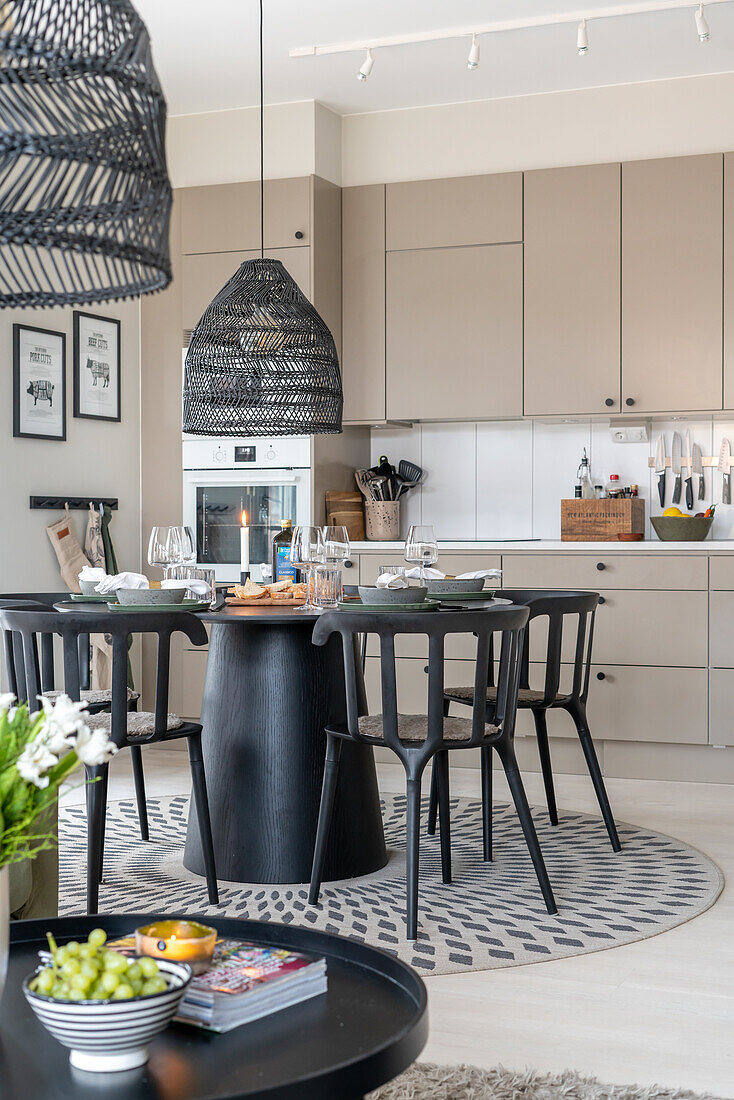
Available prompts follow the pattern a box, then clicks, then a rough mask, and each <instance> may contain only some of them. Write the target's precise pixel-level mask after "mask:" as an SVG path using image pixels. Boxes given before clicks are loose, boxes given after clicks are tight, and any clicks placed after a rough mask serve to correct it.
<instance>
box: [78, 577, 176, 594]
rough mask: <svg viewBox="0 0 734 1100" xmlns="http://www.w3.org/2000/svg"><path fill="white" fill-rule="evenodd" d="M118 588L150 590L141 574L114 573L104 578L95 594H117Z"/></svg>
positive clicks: (146, 579) (145, 578)
mask: <svg viewBox="0 0 734 1100" xmlns="http://www.w3.org/2000/svg"><path fill="white" fill-rule="evenodd" d="M179 587H180V586H179ZM119 588H150V584H149V582H148V578H147V577H144V576H143V574H142V573H116V574H115V575H114V576H113V577H104V578H103V579H102V580H101V581H100V582H99V584H98V585H97V587H96V588H95V592H99V594H100V596H106V595H107V594H108V593H109V592H117V590H118V589H119Z"/></svg>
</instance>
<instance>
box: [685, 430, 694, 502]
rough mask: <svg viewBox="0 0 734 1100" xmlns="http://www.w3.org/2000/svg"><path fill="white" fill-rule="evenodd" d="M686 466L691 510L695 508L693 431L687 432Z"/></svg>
mask: <svg viewBox="0 0 734 1100" xmlns="http://www.w3.org/2000/svg"><path fill="white" fill-rule="evenodd" d="M686 466H687V467H688V477H687V478H686V508H687V509H688V511H689V512H690V511H691V509H692V508H693V461H692V459H691V432H690V429H689V430H688V431H687V432H686Z"/></svg>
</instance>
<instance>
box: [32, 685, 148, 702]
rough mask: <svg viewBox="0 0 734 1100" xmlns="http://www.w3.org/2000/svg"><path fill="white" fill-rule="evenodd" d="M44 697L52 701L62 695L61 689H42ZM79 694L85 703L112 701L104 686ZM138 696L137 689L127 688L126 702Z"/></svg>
mask: <svg viewBox="0 0 734 1100" xmlns="http://www.w3.org/2000/svg"><path fill="white" fill-rule="evenodd" d="M43 694H44V696H45V697H46V699H50V700H51V701H52V702H53V700H54V699H58V697H59V695H62V694H63V692H61V691H44V692H43ZM79 694H80V695H81V697H82V700H83V701H84V702H86V703H111V702H112V690H111V689H110V688H105V689H103V690H100V691H80V692H79ZM139 698H140V692H139V691H133V690H132V688H128V689H127V701H128V703H132V702H136V701H137V700H138V699H139Z"/></svg>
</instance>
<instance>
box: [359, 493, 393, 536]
mask: <svg viewBox="0 0 734 1100" xmlns="http://www.w3.org/2000/svg"><path fill="white" fill-rule="evenodd" d="M364 520H365V534H366V536H367V539H368V540H369V541H370V542H397V541H398V540H399V538H400V501H399V500H366V501H365V502H364Z"/></svg>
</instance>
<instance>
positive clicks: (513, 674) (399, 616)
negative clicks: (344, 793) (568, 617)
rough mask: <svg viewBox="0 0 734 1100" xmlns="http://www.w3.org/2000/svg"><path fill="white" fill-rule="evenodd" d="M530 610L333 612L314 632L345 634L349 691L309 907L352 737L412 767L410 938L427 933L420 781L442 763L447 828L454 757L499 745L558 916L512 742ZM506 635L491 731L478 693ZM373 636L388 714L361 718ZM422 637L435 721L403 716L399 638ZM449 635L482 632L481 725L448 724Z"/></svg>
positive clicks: (321, 639) (447, 865) (328, 779)
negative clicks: (359, 648)
mask: <svg viewBox="0 0 734 1100" xmlns="http://www.w3.org/2000/svg"><path fill="white" fill-rule="evenodd" d="M527 620H528V610H527V608H525V607H495V608H491V609H486V610H477V611H457V612H452V613H440V612H439V613H427V614H423V613H416V612H409V611H406V612H399V611H395V612H384V613H383V612H367V611H354V612H352V611H347V612H345V611H333V612H327V613H325V614H324V615H322V616H321V618H320V619H319V621H318V622H317V623H316V626H315V627H314V632H313V640H314V642H315V643H316V645H324V644H325V643H326V642H327V641H328V639H329V638H330V636H331V635H332V634H334V633H339V634H341V637H342V647H343V653H344V672H345V679H346V692H347V721H346V723H343V724H334V725H330V726H327V727H326V764H325V769H324V782H323V790H322V795H321V806H320V809H319V820H318V826H317V831H316V844H315V848H314V859H313V870H312V875H311V886H310V891H309V901H310V902H311V904H315V903H316V902H317V901H318V897H319V891H320V887H321V877H322V874H323V865H324V857H325V853H326V845H327V841H328V837H329V828H330V824H331V814H332V810H333V805H334V795H335V792H336V783H337V775H338V769H339V758H340V754H341V746H342V743H343V742H344V740H346V739H351V740H353V741H356V742H358V743H360V744H364V745H372V746H375V745H383V746H385V747H387V748H389V749H392V751H393V752H394V753H395V754H396V756H397V757H398V759H399V760H400V762H401V763H402V765H403V768H404V769H405V775H406V791H407V917H406V924H407V937H408V939H409V940H414V939H415V938H416V935H417V929H418V856H419V844H420V799H421V777H422V775H423V771H424V770H425V767H426V765H427V764H428V762H429V761H430V760H431V759H434V760H435V759H438V760H439V761H440V766H439V769H438V773H437V774H438V797H439V802H440V803H441V806H442V808H443V811H444V812H443V814H442V819H441V820H442V824H443V823H444V822H448V754H449V752H450V751H453V750H458V749H472V748H482V747H485V746H487V745H492V746H493V747H494V748H495V749H496V750H497V753H498V754H499V757H500V760H501V761H502V763H503V766H504V768H505V772H506V774H507V779H508V782H509V784H510V789H511V790H512V794H513V798H514V800H515V806H516V809H517V813H518V816H519V818H520V822H521V824H522V828H523V831H524V833H525V839H526V841H527V844H528V848H529V850H530V855H531V857H532V861H533V865H534V867H535V871H536V874H537V876H538V881H539V882H540V887H541V890H542V892H543V897H544V899H545V903H546V907H547V909H548V912H549V913H555V912H557V909H556V903H555V899H554V897H553V891H552V889H551V885H550V881H549V879H548V873H547V871H546V868H545V863H544V861H543V856H542V854H541V851H540V845H539V844H538V837H537V835H536V832H535V826H534V825H533V819H532V817H531V814H530V808H529V806H528V801H527V798H526V797H525V791H524V789H523V785H522V779H521V777H520V772H519V769H518V767H517V761H516V759H515V749H514V745H513V735H514V731H515V711H516V704H517V688H518V682H519V670H520V653H521V649H522V639H523V632H524V627H525V624H526V622H527ZM494 633H499V634H500V635H501V645H500V653H499V673H498V677H497V704H496V707H495V711H494V718H493V721H492V723H491V724H489V723H487V720H486V714H485V705H484V699H483V698H482V696H481V692H480V690H479V688H480V687H481V688H484V686H485V685H486V684H487V680H488V676H489V669H490V667H491V665H492V659H493V644H492V642H493V637H492V636H493V634H494ZM360 634H374V635H376V636H377V638H378V640H379V647H380V675H381V685H382V714H377V715H370V716H366V715H360V713H359V711H360V706H359V698H360V695H359V685H360V683H361V677H358V673H357V668H356V666H355V657H354V653H355V648H354V646H355V638H356V636H357V635H360ZM399 634H421V635H427V637H428V652H429V657H428V696H427V708H426V709H427V713H426V714H401V713H400V712H399V710H398V692H397V681H396V670H395V637H396V635H399ZM448 634H474V635H476V637H477V654H476V661H475V675H474V680H475V684H476V685H477V702H476V704H475V705H474V706H473V708H472V717H471V718H470V719H468V718H449V717H447V716H446V715H445V714H444V710H443V696H444V651H445V642H446V636H447V635H448ZM441 868H442V877H443V881H444V882H447V883H448V882H450V881H451V845H450V836H449V832H448V829H447V830H446V832H445V833H444V831H443V829H442V831H441Z"/></svg>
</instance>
